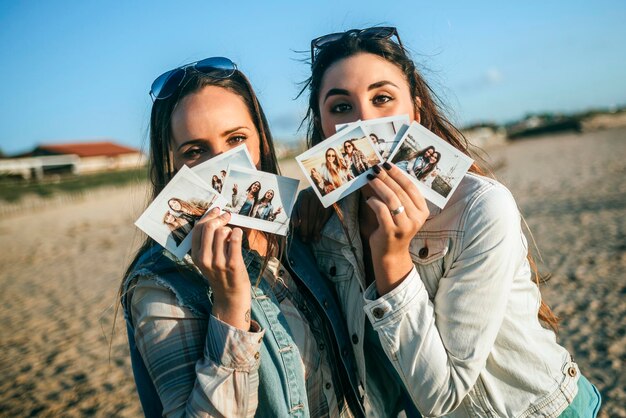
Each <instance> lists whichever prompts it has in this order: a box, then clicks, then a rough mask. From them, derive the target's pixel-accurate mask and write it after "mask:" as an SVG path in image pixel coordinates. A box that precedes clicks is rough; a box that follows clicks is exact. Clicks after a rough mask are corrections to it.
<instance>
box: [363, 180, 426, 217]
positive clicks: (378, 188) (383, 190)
mask: <svg viewBox="0 0 626 418" xmlns="http://www.w3.org/2000/svg"><path fill="white" fill-rule="evenodd" d="M368 178H369V177H368ZM369 185H370V187H371V188H372V190H373V191H374V193H375V194H376V197H378V199H379V200H380V201H382V202H383V203H384V204H385V206H386V208H387V212H390V211H392V210H395V209H397V208H399V207H400V206H404V204H403V202H402V201H401V200H400V198H399V197H398V195H397V194H396V193H395V192H394V191H393V190H391V188H390V187H389V186H387V184H385V182H383V181H382V180H381V179H379V178H377V177H373V176H372V178H371V179H370V182H369ZM409 202H410V200H409ZM405 203H406V202H405ZM411 206H413V204H412V203H411V204H410V205H409V206H408V210H409V212H410V211H411ZM412 210H413V211H416V209H415V207H413V208H412ZM390 214H391V213H390ZM408 216H409V215H408V214H407V207H406V206H405V210H404V211H402V212H401V213H399V214H397V215H396V216H394V217H393V218H394V219H395V221H394V223H395V222H396V221H397V222H402V221H403V220H405V219H407V218H408Z"/></svg>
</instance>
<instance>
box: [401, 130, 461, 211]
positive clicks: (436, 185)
mask: <svg viewBox="0 0 626 418" xmlns="http://www.w3.org/2000/svg"><path fill="white" fill-rule="evenodd" d="M390 160H391V162H393V163H394V164H396V165H397V166H398V168H400V169H402V171H403V172H404V173H405V174H406V175H407V176H409V178H410V179H411V180H413V183H415V184H416V185H417V187H418V188H419V189H420V191H421V192H422V193H423V194H424V197H425V198H426V199H428V200H430V201H431V202H432V203H434V204H435V205H437V206H438V207H440V208H442V209H443V207H444V206H445V205H446V203H447V202H448V200H449V199H450V196H452V193H453V192H454V190H455V189H456V188H457V186H458V185H459V183H460V182H461V180H462V179H463V176H465V173H466V172H467V170H468V169H469V168H470V166H471V165H472V162H473V160H472V159H471V158H470V157H468V156H467V155H465V154H463V153H462V152H461V151H459V150H458V149H456V148H454V147H453V146H452V145H450V144H448V143H447V142H446V141H444V140H443V139H441V138H439V137H438V136H437V135H435V134H434V133H432V132H431V131H429V130H428V129H426V128H424V127H423V126H422V125H420V124H419V123H417V122H413V123H412V124H411V125H410V126H409V127H408V129H407V130H406V132H405V134H404V136H403V137H402V139H401V140H400V143H399V145H398V147H397V148H396V149H395V150H394V152H393V153H392V155H391V157H390Z"/></svg>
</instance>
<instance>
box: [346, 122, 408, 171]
mask: <svg viewBox="0 0 626 418" xmlns="http://www.w3.org/2000/svg"><path fill="white" fill-rule="evenodd" d="M354 123H356V122H351V123H344V124H340V125H335V129H336V130H337V131H340V130H341V129H344V128H345V127H347V126H351V125H353V124H354ZM361 124H362V126H364V127H365V131H366V132H367V133H368V134H369V136H370V139H371V140H372V143H374V144H376V145H377V146H378V153H379V154H380V156H381V157H382V159H383V161H387V159H388V158H389V156H390V155H391V153H392V152H393V151H394V150H395V148H396V146H397V145H398V143H399V142H400V138H402V135H404V132H405V131H406V129H407V128H408V127H409V115H396V116H388V117H385V118H377V119H368V120H364V121H361Z"/></svg>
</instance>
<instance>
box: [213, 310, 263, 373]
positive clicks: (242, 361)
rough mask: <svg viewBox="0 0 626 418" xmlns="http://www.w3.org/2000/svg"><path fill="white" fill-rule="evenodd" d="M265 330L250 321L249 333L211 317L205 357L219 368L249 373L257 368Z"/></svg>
mask: <svg viewBox="0 0 626 418" xmlns="http://www.w3.org/2000/svg"><path fill="white" fill-rule="evenodd" d="M264 335H265V330H262V329H261V327H260V325H259V324H258V323H257V322H256V321H254V320H251V321H250V331H242V330H240V329H239V328H236V327H233V326H232V325H229V324H227V323H225V322H223V321H220V320H219V319H217V318H216V317H214V316H213V315H211V318H210V319H209V329H208V332H207V344H206V355H207V356H208V358H210V359H211V360H213V361H214V362H216V363H218V364H220V365H221V366H224V367H228V368H230V369H235V370H239V371H245V372H250V371H253V370H255V369H258V368H259V364H260V357H261V356H260V350H261V344H262V342H263V336H264Z"/></svg>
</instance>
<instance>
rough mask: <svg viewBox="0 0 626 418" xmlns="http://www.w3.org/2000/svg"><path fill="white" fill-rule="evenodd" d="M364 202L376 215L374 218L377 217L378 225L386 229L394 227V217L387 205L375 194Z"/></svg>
mask: <svg viewBox="0 0 626 418" xmlns="http://www.w3.org/2000/svg"><path fill="white" fill-rule="evenodd" d="M365 203H367V205H368V206H369V207H370V208H372V211H373V212H374V214H375V215H376V219H378V225H380V226H382V227H383V228H384V229H386V230H389V229H391V228H394V227H395V222H394V219H393V218H394V217H393V216H391V212H389V207H388V206H387V204H386V203H385V202H383V201H382V200H380V199H379V198H378V197H376V196H371V197H370V198H368V199H367V200H366V201H365Z"/></svg>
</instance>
